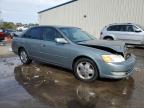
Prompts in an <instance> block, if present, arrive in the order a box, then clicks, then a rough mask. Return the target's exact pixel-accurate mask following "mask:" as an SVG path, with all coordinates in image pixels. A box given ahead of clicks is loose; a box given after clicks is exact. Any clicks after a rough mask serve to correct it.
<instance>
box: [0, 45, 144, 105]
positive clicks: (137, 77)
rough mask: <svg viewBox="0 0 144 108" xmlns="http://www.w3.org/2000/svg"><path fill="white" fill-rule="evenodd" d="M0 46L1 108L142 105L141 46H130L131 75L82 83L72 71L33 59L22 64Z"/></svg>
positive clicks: (143, 53)
mask: <svg viewBox="0 0 144 108" xmlns="http://www.w3.org/2000/svg"><path fill="white" fill-rule="evenodd" d="M9 48H10V45H8V46H0V108H28V107H31V108H104V107H106V108H143V106H144V95H143V93H144V49H142V48H130V52H132V53H133V54H135V55H136V58H137V62H136V66H135V72H134V74H133V75H132V76H131V77H130V78H128V79H123V80H110V79H99V80H97V81H95V82H94V83H83V82H81V81H78V80H76V79H75V78H74V76H73V75H72V72H71V71H69V70H66V69H63V68H59V67H56V66H51V65H48V64H43V63H39V62H33V63H32V64H30V65H28V66H27V65H22V63H21V62H20V60H19V58H18V57H17V56H14V54H13V53H12V52H10V51H9Z"/></svg>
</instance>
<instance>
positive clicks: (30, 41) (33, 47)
mask: <svg viewBox="0 0 144 108" xmlns="http://www.w3.org/2000/svg"><path fill="white" fill-rule="evenodd" d="M24 37H25V39H24V44H25V47H26V49H27V51H28V53H29V55H30V56H31V57H33V58H40V59H42V55H41V52H42V50H41V48H42V47H43V31H42V28H41V27H34V28H31V29H30V30H28V31H27V32H26V33H25V34H24Z"/></svg>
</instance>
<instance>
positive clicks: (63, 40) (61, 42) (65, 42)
mask: <svg viewBox="0 0 144 108" xmlns="http://www.w3.org/2000/svg"><path fill="white" fill-rule="evenodd" d="M55 41H56V42H57V43H60V44H67V43H68V41H67V40H65V39H64V38H55Z"/></svg>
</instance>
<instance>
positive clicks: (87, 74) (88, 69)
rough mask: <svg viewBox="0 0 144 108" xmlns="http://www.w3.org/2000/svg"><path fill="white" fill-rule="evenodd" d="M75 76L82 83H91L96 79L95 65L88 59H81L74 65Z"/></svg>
mask: <svg viewBox="0 0 144 108" xmlns="http://www.w3.org/2000/svg"><path fill="white" fill-rule="evenodd" d="M74 73H75V76H76V77H77V78H78V79H79V80H82V81H85V82H92V81H95V80H96V79H97V78H98V69H97V66H96V64H95V63H94V62H93V61H92V60H91V59H88V58H81V59H79V60H77V61H76V63H75V64H74Z"/></svg>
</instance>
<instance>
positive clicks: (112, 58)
mask: <svg viewBox="0 0 144 108" xmlns="http://www.w3.org/2000/svg"><path fill="white" fill-rule="evenodd" d="M102 58H103V60H104V61H105V62H107V63H119V62H123V61H125V59H124V57H123V56H121V55H102Z"/></svg>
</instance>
